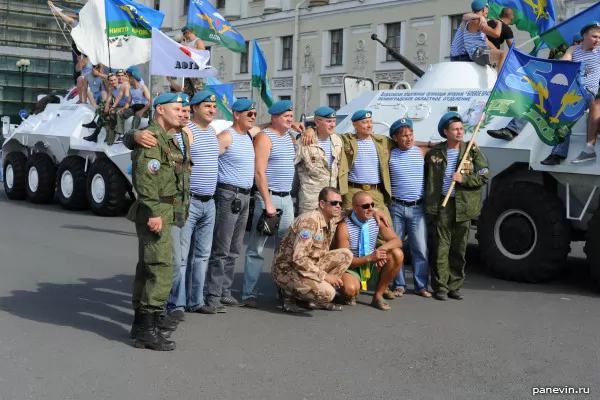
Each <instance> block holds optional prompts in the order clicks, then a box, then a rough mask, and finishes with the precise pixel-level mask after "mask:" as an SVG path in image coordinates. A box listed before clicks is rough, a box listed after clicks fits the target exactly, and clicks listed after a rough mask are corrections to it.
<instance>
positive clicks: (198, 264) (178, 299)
mask: <svg viewBox="0 0 600 400" xmlns="http://www.w3.org/2000/svg"><path fill="white" fill-rule="evenodd" d="M215 214H216V212H215V201H214V200H212V199H211V200H209V201H207V202H202V201H200V200H197V199H194V198H192V200H191V202H190V214H189V216H188V219H187V220H186V221H185V226H184V227H183V228H182V229H181V268H180V273H179V274H177V273H176V271H175V273H174V275H177V276H174V279H173V288H172V289H171V293H170V295H169V300H168V304H167V309H168V312H172V311H175V310H183V309H186V308H187V309H188V310H190V311H194V310H196V309H198V308H200V307H202V306H203V305H204V280H205V278H206V268H207V267H208V257H209V256H210V249H211V246H212V238H213V229H214V227H215ZM192 238H193V242H194V246H192V245H191V244H192ZM176 269H177V268H176ZM187 287H189V288H190V291H189V295H188V294H187V290H186V288H187ZM186 299H187V301H186Z"/></svg>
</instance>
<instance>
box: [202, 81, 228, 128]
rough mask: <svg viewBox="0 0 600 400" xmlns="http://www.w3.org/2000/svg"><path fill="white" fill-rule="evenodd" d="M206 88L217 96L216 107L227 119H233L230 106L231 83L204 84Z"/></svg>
mask: <svg viewBox="0 0 600 400" xmlns="http://www.w3.org/2000/svg"><path fill="white" fill-rule="evenodd" d="M206 89H208V90H210V91H211V92H213V93H214V94H215V96H217V107H218V108H219V110H221V112H222V113H223V115H224V116H225V119H227V121H233V111H231V106H232V105H233V102H234V101H235V100H234V97H233V83H224V84H220V85H206Z"/></svg>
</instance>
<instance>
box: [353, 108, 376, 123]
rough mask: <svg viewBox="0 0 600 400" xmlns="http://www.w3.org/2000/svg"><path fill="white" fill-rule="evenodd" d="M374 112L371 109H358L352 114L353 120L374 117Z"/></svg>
mask: <svg viewBox="0 0 600 400" xmlns="http://www.w3.org/2000/svg"><path fill="white" fill-rule="evenodd" d="M372 117H373V113H372V112H371V111H369V110H358V111H356V112H355V113H354V114H352V122H356V121H360V120H361V119H365V118H372Z"/></svg>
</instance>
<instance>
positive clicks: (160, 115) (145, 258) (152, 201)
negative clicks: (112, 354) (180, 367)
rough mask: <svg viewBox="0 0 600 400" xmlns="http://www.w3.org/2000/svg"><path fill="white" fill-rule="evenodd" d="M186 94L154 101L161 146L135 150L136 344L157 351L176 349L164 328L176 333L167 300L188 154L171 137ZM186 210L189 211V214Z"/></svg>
mask: <svg viewBox="0 0 600 400" xmlns="http://www.w3.org/2000/svg"><path fill="white" fill-rule="evenodd" d="M182 100H183V99H182V96H181V95H180V94H170V93H168V94H163V95H160V96H158V97H157V98H156V99H154V107H155V110H156V116H155V119H154V121H153V122H152V123H151V124H150V126H149V127H148V130H149V131H150V132H152V134H153V135H154V136H155V139H156V146H154V147H152V148H148V149H147V148H144V147H142V146H137V145H136V146H135V147H134V149H133V152H132V160H133V162H132V182H133V189H134V190H135V193H137V198H136V200H135V201H134V203H133V205H132V206H131V208H130V209H129V212H128V214H127V218H128V219H129V220H130V221H132V222H134V223H135V226H136V232H137V235H138V240H139V255H138V257H139V259H138V264H137V268H136V273H135V278H134V285H133V295H132V304H133V309H134V311H135V317H134V321H133V326H132V329H131V332H130V336H132V337H133V338H134V346H135V347H140V348H148V349H152V350H160V351H165V350H173V349H175V343H174V342H172V341H170V340H167V339H166V338H165V337H164V336H163V335H162V334H161V333H160V332H159V329H161V330H162V329H164V330H168V331H171V330H174V329H175V327H176V326H177V325H176V323H174V321H172V320H170V319H168V318H164V317H163V316H162V313H163V312H164V310H165V302H166V300H167V297H168V295H169V291H170V290H171V286H172V282H173V269H174V266H173V261H176V260H174V258H173V242H172V237H171V229H170V228H171V227H170V226H171V224H172V223H173V222H174V220H177V219H178V218H179V219H180V220H181V218H182V216H178V215H177V214H178V212H177V211H178V209H180V208H178V205H181V204H182V203H184V202H185V198H186V196H187V194H186V189H185V176H184V174H185V171H186V170H187V169H188V168H189V161H187V159H186V156H185V155H184V152H183V151H182V149H181V148H180V144H179V143H178V142H177V140H176V139H175V137H174V136H173V135H172V134H170V133H169V131H171V130H175V129H177V128H179V127H180V125H181V119H182V113H181V108H182ZM184 212H185V211H184Z"/></svg>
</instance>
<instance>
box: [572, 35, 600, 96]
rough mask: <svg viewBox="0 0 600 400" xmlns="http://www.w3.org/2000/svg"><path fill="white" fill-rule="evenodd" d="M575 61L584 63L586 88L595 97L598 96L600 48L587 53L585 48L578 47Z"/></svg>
mask: <svg viewBox="0 0 600 400" xmlns="http://www.w3.org/2000/svg"><path fill="white" fill-rule="evenodd" d="M573 61H576V62H581V63H583V69H584V71H585V74H584V75H583V83H584V85H585V88H586V89H587V90H589V91H590V92H592V93H593V94H594V96H595V95H597V94H598V85H599V84H600V47H596V48H595V49H594V50H591V51H585V50H584V49H583V47H581V46H577V47H576V48H575V51H574V52H573Z"/></svg>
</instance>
